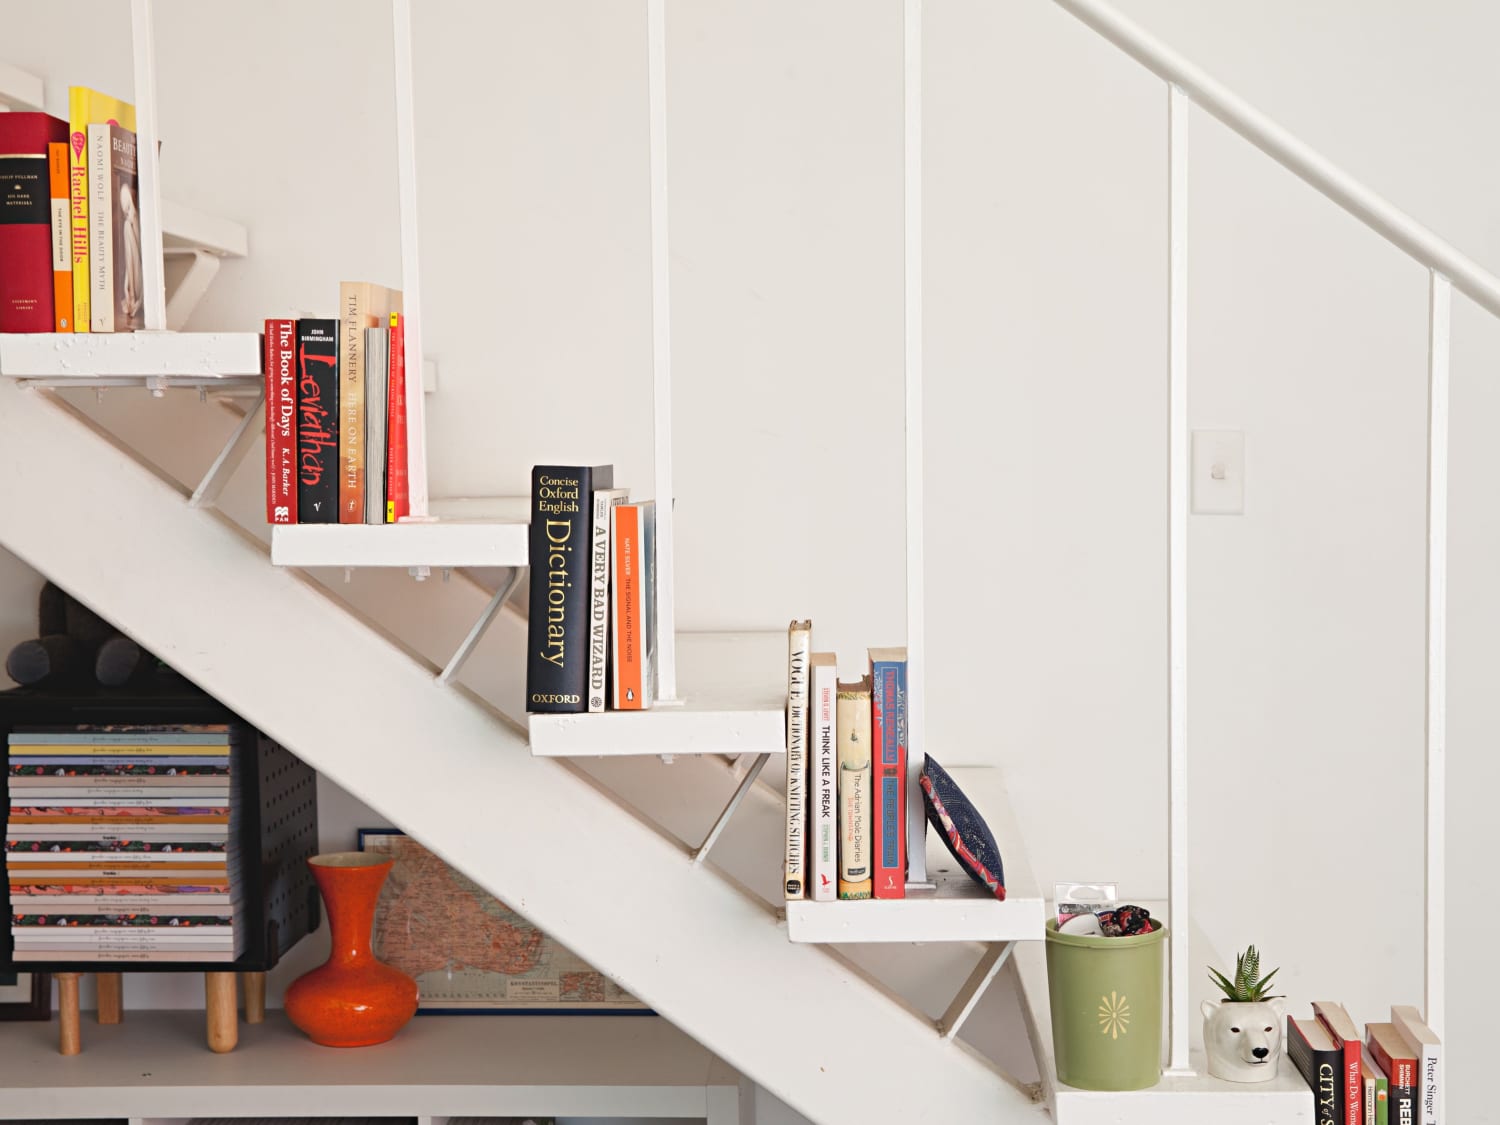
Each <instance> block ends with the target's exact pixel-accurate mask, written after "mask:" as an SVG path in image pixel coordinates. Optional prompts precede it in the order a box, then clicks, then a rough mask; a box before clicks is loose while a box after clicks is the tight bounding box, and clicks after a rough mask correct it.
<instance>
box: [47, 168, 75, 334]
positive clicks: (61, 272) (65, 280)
mask: <svg viewBox="0 0 1500 1125" xmlns="http://www.w3.org/2000/svg"><path fill="white" fill-rule="evenodd" d="M47 177H48V181H49V190H48V194H49V195H50V197H51V203H52V309H53V328H55V329H56V330H57V331H59V332H71V331H73V212H72V206H73V200H72V197H71V195H70V194H69V188H68V143H67V142H66V141H56V142H54V143H52V144H49V145H48V146H47Z"/></svg>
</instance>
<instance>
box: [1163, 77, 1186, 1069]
mask: <svg viewBox="0 0 1500 1125" xmlns="http://www.w3.org/2000/svg"><path fill="white" fill-rule="evenodd" d="M1190 105H1191V103H1190V102H1189V100H1188V96H1187V94H1186V93H1184V92H1183V91H1182V89H1181V88H1179V87H1177V86H1175V85H1169V86H1168V87H1167V388H1168V389H1167V404H1168V405H1167V450H1168V452H1167V529H1168V530H1167V754H1168V758H1169V765H1168V774H1169V784H1168V796H1167V801H1168V808H1167V855H1168V869H1167V939H1168V945H1167V952H1168V957H1169V969H1170V974H1169V995H1170V997H1171V1004H1170V1008H1169V1019H1170V1024H1171V1058H1170V1060H1169V1063H1168V1066H1169V1068H1170V1069H1171V1070H1173V1071H1177V1072H1185V1071H1187V1070H1188V1028H1189V1026H1190V1024H1189V1013H1188V930H1189V928H1190V926H1191V923H1190V920H1189V919H1190V912H1189V903H1188V750H1187V609H1188V586H1187V517H1188V492H1189V488H1190V487H1191V482H1190V480H1189V479H1188V417H1187V376H1188V370H1187V261H1188V225H1187V218H1188V210H1187V208H1188V109H1189V107H1190Z"/></svg>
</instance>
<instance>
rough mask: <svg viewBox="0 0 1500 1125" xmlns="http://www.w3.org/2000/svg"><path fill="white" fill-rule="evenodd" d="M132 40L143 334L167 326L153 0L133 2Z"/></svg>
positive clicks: (131, 12) (131, 14) (131, 13)
mask: <svg viewBox="0 0 1500 1125" xmlns="http://www.w3.org/2000/svg"><path fill="white" fill-rule="evenodd" d="M130 37H131V43H132V46H133V48H134V57H135V139H136V169H137V176H138V177H139V183H138V184H137V188H138V193H139V198H138V203H137V205H138V206H139V207H140V212H141V275H142V281H141V289H142V296H143V297H144V298H145V302H146V309H145V316H146V329H147V331H153V332H159V331H164V330H165V329H166V327H167V289H166V279H165V277H164V276H163V269H162V233H161V160H160V156H159V154H158V152H157V147H156V141H157V137H158V136H159V132H158V130H157V127H156V36H155V33H154V31H153V29H152V21H151V0H131V4H130Z"/></svg>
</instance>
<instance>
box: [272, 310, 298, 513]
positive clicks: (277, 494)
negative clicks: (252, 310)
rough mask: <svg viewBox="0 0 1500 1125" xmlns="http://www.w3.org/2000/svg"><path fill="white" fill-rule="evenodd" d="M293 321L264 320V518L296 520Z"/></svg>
mask: <svg viewBox="0 0 1500 1125" xmlns="http://www.w3.org/2000/svg"><path fill="white" fill-rule="evenodd" d="M296 352H297V322H296V321H295V320H279V319H278V320H267V321H266V359H265V370H266V522H267V523H296V522H297V371H296V366H295V363H294V360H295V358H296Z"/></svg>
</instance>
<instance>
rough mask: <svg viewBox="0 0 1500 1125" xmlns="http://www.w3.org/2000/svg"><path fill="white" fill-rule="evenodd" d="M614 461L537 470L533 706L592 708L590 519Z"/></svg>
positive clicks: (530, 670) (529, 656)
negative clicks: (589, 605) (589, 607)
mask: <svg viewBox="0 0 1500 1125" xmlns="http://www.w3.org/2000/svg"><path fill="white" fill-rule="evenodd" d="M614 475H615V474H614V466H613V465H597V466H592V467H590V466H587V465H537V466H535V467H534V468H533V469H532V470H531V540H530V564H531V613H530V618H529V622H528V631H527V641H526V710H528V711H539V712H563V713H568V712H576V711H586V710H588V676H589V619H588V602H589V582H590V578H589V517H590V514H591V511H592V508H593V499H592V498H593V493H594V490H595V489H596V488H610V487H612V486H613V485H614Z"/></svg>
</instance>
